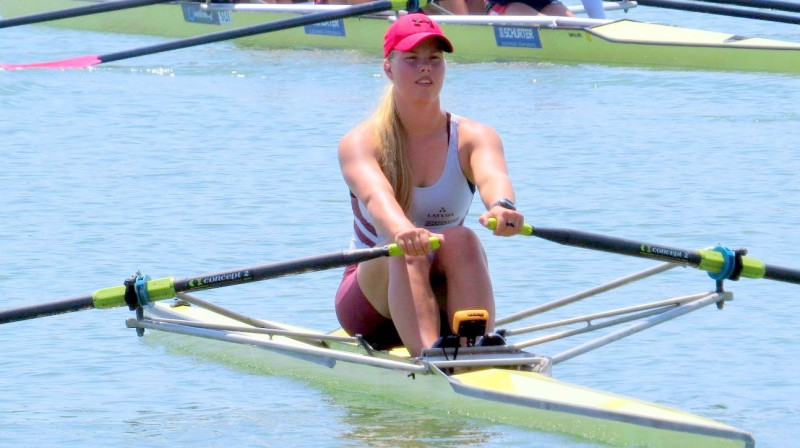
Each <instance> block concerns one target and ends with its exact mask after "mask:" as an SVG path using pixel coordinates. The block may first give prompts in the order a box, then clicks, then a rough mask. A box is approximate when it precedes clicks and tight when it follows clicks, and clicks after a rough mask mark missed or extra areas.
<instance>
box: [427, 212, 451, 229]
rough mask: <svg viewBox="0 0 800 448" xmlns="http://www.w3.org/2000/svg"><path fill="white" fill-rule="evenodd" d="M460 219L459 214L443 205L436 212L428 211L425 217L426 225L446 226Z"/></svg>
mask: <svg viewBox="0 0 800 448" xmlns="http://www.w3.org/2000/svg"><path fill="white" fill-rule="evenodd" d="M457 221H458V216H456V214H455V213H453V212H448V211H447V209H446V208H444V207H442V208H440V209H439V211H438V212H436V213H428V216H427V218H426V219H425V227H435V226H446V225H449V224H453V223H454V222H457Z"/></svg>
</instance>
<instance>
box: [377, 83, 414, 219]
mask: <svg viewBox="0 0 800 448" xmlns="http://www.w3.org/2000/svg"><path fill="white" fill-rule="evenodd" d="M370 121H371V123H372V129H373V132H375V136H376V137H377V139H378V144H379V147H378V162H379V163H380V166H381V170H383V174H384V175H385V176H386V178H387V179H388V180H389V184H390V185H391V186H392V189H393V190H394V197H395V199H396V200H397V203H398V204H400V207H402V208H403V211H405V212H408V209H409V208H410V207H411V195H412V191H413V190H412V186H413V180H412V178H411V166H410V164H409V162H408V138H407V136H406V130H405V128H404V127H403V123H402V122H401V121H400V117H399V116H398V115H397V108H396V107H395V98H394V85H393V84H389V86H388V87H387V88H386V91H385V92H384V94H383V98H382V99H381V102H380V104H379V105H378V108H377V109H376V110H375V113H374V114H373V115H372V118H371V120H370Z"/></svg>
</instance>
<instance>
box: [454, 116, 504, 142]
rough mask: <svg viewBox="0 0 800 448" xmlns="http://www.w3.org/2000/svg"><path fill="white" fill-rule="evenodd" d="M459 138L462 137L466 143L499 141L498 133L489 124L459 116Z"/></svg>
mask: <svg viewBox="0 0 800 448" xmlns="http://www.w3.org/2000/svg"><path fill="white" fill-rule="evenodd" d="M458 133H459V139H462V138H463V139H464V142H466V143H478V142H482V143H486V142H499V141H500V135H499V134H498V133H497V131H495V130H494V128H492V127H491V126H489V125H488V124H485V123H481V122H479V121H475V120H472V119H470V118H464V117H459V119H458Z"/></svg>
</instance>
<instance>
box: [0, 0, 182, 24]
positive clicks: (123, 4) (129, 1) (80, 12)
mask: <svg viewBox="0 0 800 448" xmlns="http://www.w3.org/2000/svg"><path fill="white" fill-rule="evenodd" d="M168 1H172V0H120V1H114V2H101V3H95V4H91V5H86V6H78V7H76V8H69V9H60V10H58V11H48V12H41V13H37V14H29V15H26V16H19V17H11V18H8V19H3V20H0V28H8V27H12V26H18V25H30V24H33V23H41V22H47V21H50V20H60V19H68V18H70V17H79V16H86V15H90V14H97V13H101V12H108V11H118V10H121V9H128V8H137V7H139V6H149V5H154V4H157V3H166V2H168Z"/></svg>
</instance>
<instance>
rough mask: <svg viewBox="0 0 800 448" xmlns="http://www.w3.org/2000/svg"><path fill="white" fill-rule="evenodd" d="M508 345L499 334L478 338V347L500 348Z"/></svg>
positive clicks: (476, 344) (476, 343)
mask: <svg viewBox="0 0 800 448" xmlns="http://www.w3.org/2000/svg"><path fill="white" fill-rule="evenodd" d="M503 345H506V340H505V338H503V337H502V336H500V335H499V334H497V333H489V334H486V335H484V336H481V337H480V338H478V341H477V342H475V346H476V347H498V346H503Z"/></svg>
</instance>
